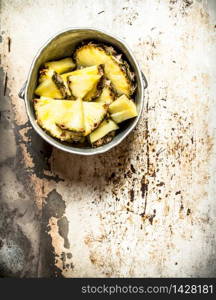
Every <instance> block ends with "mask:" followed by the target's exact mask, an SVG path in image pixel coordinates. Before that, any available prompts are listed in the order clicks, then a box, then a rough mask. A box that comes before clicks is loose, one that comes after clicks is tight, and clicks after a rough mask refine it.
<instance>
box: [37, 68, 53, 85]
mask: <svg viewBox="0 0 216 300" xmlns="http://www.w3.org/2000/svg"><path fill="white" fill-rule="evenodd" d="M53 73H54V71H53V70H49V69H41V70H40V71H39V74H40V75H39V79H38V81H39V83H41V82H42V81H44V80H46V79H50V78H52V76H53Z"/></svg>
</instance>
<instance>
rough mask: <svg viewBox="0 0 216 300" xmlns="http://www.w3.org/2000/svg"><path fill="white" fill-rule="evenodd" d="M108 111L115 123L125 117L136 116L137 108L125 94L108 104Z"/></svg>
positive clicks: (125, 118)
mask: <svg viewBox="0 0 216 300" xmlns="http://www.w3.org/2000/svg"><path fill="white" fill-rule="evenodd" d="M109 113H110V114H111V118H112V119H113V120H114V121H115V122H116V123H121V122H123V121H125V120H127V119H130V118H134V117H136V116H137V109H136V105H135V103H134V102H133V101H132V100H129V99H128V98H127V97H126V96H125V95H122V96H121V97H119V98H118V99H117V100H115V101H114V102H113V103H112V104H110V106H109Z"/></svg>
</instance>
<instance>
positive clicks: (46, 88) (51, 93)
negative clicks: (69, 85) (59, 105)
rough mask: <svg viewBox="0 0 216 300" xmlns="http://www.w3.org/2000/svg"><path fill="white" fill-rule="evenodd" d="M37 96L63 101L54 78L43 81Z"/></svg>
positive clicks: (36, 92) (37, 90) (37, 89)
mask: <svg viewBox="0 0 216 300" xmlns="http://www.w3.org/2000/svg"><path fill="white" fill-rule="evenodd" d="M35 94H36V95H38V96H43V97H48V98H56V99H63V95H62V93H61V92H60V90H59V89H58V88H57V86H56V85H55V83H54V81H53V80H52V78H48V79H45V80H44V81H42V82H41V83H40V84H39V85H38V87H37V88H36V90H35Z"/></svg>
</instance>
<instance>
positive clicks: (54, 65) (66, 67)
mask: <svg viewBox="0 0 216 300" xmlns="http://www.w3.org/2000/svg"><path fill="white" fill-rule="evenodd" d="M44 66H45V68H47V69H50V70H54V71H56V72H57V73H58V74H62V73H65V72H68V71H71V70H73V69H74V68H75V63H74V62H73V60H72V58H71V57H67V58H63V59H60V60H56V61H49V62H47V63H45V64H44Z"/></svg>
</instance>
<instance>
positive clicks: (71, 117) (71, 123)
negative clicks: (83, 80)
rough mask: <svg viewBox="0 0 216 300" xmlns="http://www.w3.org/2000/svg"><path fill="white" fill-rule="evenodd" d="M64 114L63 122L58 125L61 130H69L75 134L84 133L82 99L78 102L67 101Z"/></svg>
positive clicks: (60, 121) (59, 121) (58, 122)
mask: <svg viewBox="0 0 216 300" xmlns="http://www.w3.org/2000/svg"><path fill="white" fill-rule="evenodd" d="M64 109H65V111H64V114H63V115H62V118H61V120H58V121H56V124H57V125H58V126H59V127H60V128H61V129H67V130H71V131H74V132H80V133H82V132H84V116H83V103H82V100H81V99H77V100H76V101H66V102H65V103H64Z"/></svg>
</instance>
